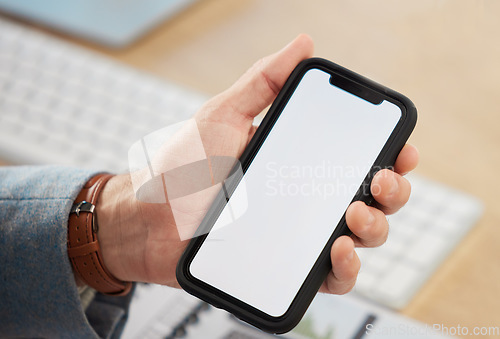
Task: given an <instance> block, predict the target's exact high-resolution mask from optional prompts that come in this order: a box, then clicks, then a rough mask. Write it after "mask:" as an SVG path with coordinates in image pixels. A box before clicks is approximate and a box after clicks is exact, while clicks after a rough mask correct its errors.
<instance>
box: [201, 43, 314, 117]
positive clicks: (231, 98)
mask: <svg viewBox="0 0 500 339" xmlns="http://www.w3.org/2000/svg"><path fill="white" fill-rule="evenodd" d="M313 50H314V46H313V41H312V39H311V38H310V37H309V36H308V35H306V34H301V35H299V36H298V37H297V38H295V39H294V40H293V41H292V42H290V43H289V44H288V45H287V46H285V47H284V48H283V49H281V50H280V51H278V52H276V53H274V54H272V55H269V56H267V57H265V58H263V59H261V60H259V61H258V62H256V63H255V64H254V65H253V66H252V67H251V68H250V69H249V70H248V71H247V72H246V73H245V74H243V76H241V78H239V79H238V81H236V83H234V84H233V85H232V86H231V87H230V88H229V89H227V90H226V91H224V92H222V93H221V94H219V95H218V96H216V97H215V98H213V99H212V100H211V101H213V102H211V103H210V104H211V105H213V106H212V107H219V108H226V109H216V110H211V115H212V116H211V118H217V119H216V120H219V119H221V120H225V121H233V122H235V123H248V121H252V120H253V118H254V117H255V116H256V115H257V114H259V113H260V112H262V110H263V109H264V108H266V107H267V106H269V105H270V104H271V103H272V101H273V100H274V99H275V98H276V95H277V94H278V92H279V91H280V90H281V88H282V87H283V85H284V83H285V81H286V80H287V78H288V76H289V75H290V73H291V72H292V71H293V69H294V68H295V66H297V64H298V63H299V62H300V61H302V60H304V59H307V58H309V57H311V56H312V54H313ZM227 108H230V109H227ZM214 115H215V116H214Z"/></svg>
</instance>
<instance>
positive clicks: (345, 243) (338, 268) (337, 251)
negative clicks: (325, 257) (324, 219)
mask: <svg viewBox="0 0 500 339" xmlns="http://www.w3.org/2000/svg"><path fill="white" fill-rule="evenodd" d="M330 257H331V260H332V270H331V271H330V273H329V274H328V276H327V278H326V280H325V282H324V283H323V285H322V286H321V288H320V292H326V293H334V294H344V293H347V292H349V291H350V290H351V289H352V288H353V287H354V284H355V283H356V277H357V276H358V272H359V269H360V267H361V263H360V261H359V258H358V255H357V254H356V252H355V251H354V242H353V240H352V239H351V238H350V237H348V236H342V237H340V238H338V239H337V240H335V242H334V243H333V245H332V249H331V252H330Z"/></svg>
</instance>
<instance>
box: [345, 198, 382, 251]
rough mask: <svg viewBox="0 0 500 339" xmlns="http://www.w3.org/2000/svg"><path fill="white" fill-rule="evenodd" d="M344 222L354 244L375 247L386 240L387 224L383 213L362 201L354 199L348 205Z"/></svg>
mask: <svg viewBox="0 0 500 339" xmlns="http://www.w3.org/2000/svg"><path fill="white" fill-rule="evenodd" d="M346 222H347V225H348V226H349V229H350V230H351V231H352V233H353V236H352V238H353V240H354V243H355V245H356V246H361V247H377V246H380V245H382V244H383V243H384V242H385V241H386V240H387V235H388V233H389V224H388V222H387V219H386V217H385V214H384V213H383V212H382V211H380V210H379V209H377V208H375V207H372V206H367V205H366V204H365V203H364V202H362V201H355V202H353V203H352V204H351V205H350V206H349V208H348V209H347V212H346Z"/></svg>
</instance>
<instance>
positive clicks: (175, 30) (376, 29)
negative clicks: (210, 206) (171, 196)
mask: <svg viewBox="0 0 500 339" xmlns="http://www.w3.org/2000/svg"><path fill="white" fill-rule="evenodd" d="M499 12H500V3H499V2H494V1H490V2H486V1H482V2H479V1H476V2H473V1H463V2H458V1H454V0H441V1H430V0H420V1H411V2H410V1H406V2H402V1H389V0H383V1H370V0H365V1H332V0H330V1H326V0H325V1H315V2H309V1H307V2H306V1H291V0H281V1H278V0H273V1H267V0H240V1H233V0H204V1H202V2H200V3H198V4H196V5H194V6H193V7H191V8H190V9H188V10H187V11H185V12H183V13H182V14H180V15H179V16H178V17H176V18H175V19H174V20H173V21H170V22H167V23H165V24H163V25H161V26H160V27H158V28H157V29H155V30H154V31H153V32H152V33H150V34H149V35H148V36H146V37H145V38H143V39H142V40H141V41H139V42H137V43H136V44H135V45H133V46H131V47H129V48H127V49H125V50H120V51H110V50H106V49H105V48H100V47H96V46H93V45H90V44H88V43H85V42H82V41H78V43H80V44H81V45H84V46H87V47H89V48H91V49H94V50H96V51H98V52H100V53H103V54H106V55H108V56H111V57H112V58H114V59H117V60H119V61H121V62H124V63H126V64H129V65H132V66H134V67H137V68H139V69H142V70H145V71H147V72H149V73H152V74H154V75H156V76H159V77H163V78H166V79H170V80H174V81H176V82H178V83H181V84H184V85H187V86H190V87H192V88H194V89H197V90H200V91H202V92H205V93H208V94H215V93H218V92H220V91H222V90H223V89H225V88H226V87H228V86H229V85H230V84H232V83H233V81H234V80H235V79H236V78H237V77H238V76H239V75H241V74H242V73H243V72H244V71H245V70H246V69H247V68H248V67H249V66H250V65H251V64H252V63H253V62H255V61H256V60H257V59H258V58H260V57H262V56H265V55H267V54H269V53H271V52H274V51H275V50H277V49H278V48H280V47H281V46H283V45H285V44H286V43H287V42H288V41H289V40H291V39H292V38H293V37H295V36H296V35H297V34H298V33H301V32H305V33H309V34H310V35H311V36H312V37H313V39H314V40H315V42H316V54H317V55H318V56H322V57H325V58H328V59H331V60H333V61H336V62H338V63H339V64H341V65H344V66H346V67H348V68H351V69H353V70H355V71H357V72H359V73H361V74H364V75H366V76H368V77H371V78H372V79H374V80H376V81H379V82H381V83H383V84H385V85H387V86H389V87H392V88H394V89H396V90H398V91H400V92H402V93H404V94H406V95H407V96H408V97H410V98H411V99H412V100H413V101H414V102H415V104H416V105H417V107H418V110H419V122H418V125H417V128H416V130H415V133H414V134H413V136H412V138H411V142H412V143H413V144H415V145H417V146H418V148H419V149H420V152H421V164H420V166H419V168H418V170H417V172H418V173H420V174H423V175H425V176H427V177H430V178H433V179H436V180H438V181H441V182H443V183H446V184H449V185H451V186H454V187H457V188H459V189H462V190H464V191H467V192H469V193H471V194H473V195H476V196H478V197H479V198H480V199H482V200H483V202H484V203H485V207H486V209H485V213H484V216H483V217H482V219H481V221H480V222H479V224H478V225H477V226H476V227H475V228H474V229H473V230H472V232H471V233H470V234H469V235H468V236H467V237H466V239H465V240H464V241H463V242H462V243H461V244H460V245H459V247H458V248H457V249H456V250H455V251H454V252H453V253H452V255H451V256H450V257H449V258H448V259H447V260H446V262H445V263H444V265H442V266H441V267H440V269H439V270H438V272H437V273H436V274H435V275H434V276H433V277H432V279H430V281H429V282H428V283H427V284H426V285H425V286H424V288H423V289H422V290H421V291H420V292H419V293H418V295H417V297H416V298H415V299H414V300H413V301H412V303H411V304H410V305H409V306H408V307H407V308H406V309H405V310H404V311H403V313H404V314H406V315H408V316H411V317H414V318H416V319H418V320H421V321H424V322H427V323H429V324H436V323H437V324H444V325H445V326H448V327H452V326H458V325H460V326H466V327H468V328H469V329H470V330H471V331H472V328H473V327H475V326H500V208H499V207H498V206H497V204H498V200H499V198H498V196H497V192H499V191H500V184H499V182H498V181H496V178H497V173H498V171H499V168H500V152H499V148H500V43H499V38H498V37H499V36H500V21H499V20H498V13H499ZM56 35H58V36H60V37H63V36H62V35H60V34H56ZM63 38H64V37H63ZM68 40H72V39H68ZM72 41H75V40H72Z"/></svg>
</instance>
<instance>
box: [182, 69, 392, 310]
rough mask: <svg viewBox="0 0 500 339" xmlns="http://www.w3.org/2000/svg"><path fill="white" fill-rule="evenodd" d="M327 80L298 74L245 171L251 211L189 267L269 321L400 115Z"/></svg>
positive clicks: (316, 73) (314, 73) (211, 239)
mask: <svg viewBox="0 0 500 339" xmlns="http://www.w3.org/2000/svg"><path fill="white" fill-rule="evenodd" d="M329 79H330V75H329V74H328V73H325V72H323V71H321V70H319V69H311V70H309V71H308V72H307V73H306V74H305V75H304V77H303V79H302V81H301V82H300V84H299V85H298V87H297V88H296V90H295V92H294V94H293V96H292V98H291V99H290V100H289V102H288V103H287V105H286V107H285V108H284V110H283V112H282V114H281V116H280V117H279V119H278V121H277V122H276V124H275V125H274V127H273V129H272V130H271V132H270V133H269V135H268V137H267V139H266V140H265V142H264V144H263V145H262V147H261V148H260V151H259V153H258V154H257V155H256V157H255V159H254V160H253V162H252V163H251V165H250V166H249V168H248V170H247V172H246V174H245V177H244V180H245V186H246V193H247V199H248V209H247V210H246V211H245V212H244V213H243V214H242V215H241V216H239V218H237V219H236V220H234V221H233V222H232V223H231V224H229V226H224V227H222V228H220V229H218V230H216V231H213V232H211V233H210V234H209V235H208V237H207V238H206V240H205V242H204V243H203V244H202V245H201V248H200V249H199V251H198V253H197V254H196V256H195V258H194V259H193V261H192V263H191V266H190V272H191V274H192V275H193V276H194V277H195V278H198V279H200V280H202V281H204V282H206V283H208V284H209V285H211V286H214V287H216V288H217V289H219V290H221V291H223V292H225V293H227V294H229V295H232V296H233V297H235V298H237V299H239V300H241V301H243V302H245V303H247V304H249V305H251V306H253V307H255V308H257V309H259V310H261V311H263V312H265V313H267V314H269V315H271V316H280V315H282V314H284V313H285V312H286V310H287V309H288V307H289V306H290V304H291V302H292V300H293V299H294V297H295V296H296V294H297V292H298V290H299V289H300V287H301V285H302V284H303V282H304V280H305V278H306V276H307V275H308V273H309V272H310V270H311V268H312V266H313V265H314V263H315V262H316V260H317V258H318V256H319V254H320V253H321V251H322V249H323V248H324V247H325V245H326V243H327V241H328V238H329V237H330V236H331V234H332V232H333V231H334V229H335V227H336V226H337V224H338V222H339V221H340V219H341V217H342V215H343V214H344V212H345V210H346V209H347V207H348V205H349V203H350V201H351V200H352V198H353V196H354V194H355V192H356V190H357V189H358V188H359V187H360V185H361V183H362V182H363V179H364V178H365V176H366V174H367V173H368V171H369V169H370V167H371V166H372V165H373V163H374V161H375V159H376V158H377V156H378V154H379V153H380V151H381V150H382V148H383V146H384V144H385V143H386V141H387V139H388V137H389V136H390V134H391V132H392V131H393V129H394V127H395V126H396V124H397V123H398V121H399V119H400V117H401V110H400V109H399V107H397V106H396V105H394V104H392V103H390V102H388V101H383V102H382V103H381V104H379V105H374V104H371V103H369V102H367V101H365V100H363V99H360V98H359V97H356V96H354V95H352V94H350V93H348V92H345V91H343V90H341V89H339V88H337V87H335V86H332V85H331V84H330V83H329ZM239 190H240V187H238V188H236V191H235V192H234V194H233V196H232V198H231V203H233V204H238V201H235V199H236V200H237V199H239V193H240V192H239ZM332 192H333V193H332ZM227 209H228V207H227V206H226V208H225V209H224V211H223V212H222V213H223V214H224V213H227ZM216 227H217V222H216V224H215V226H214V228H216Z"/></svg>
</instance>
